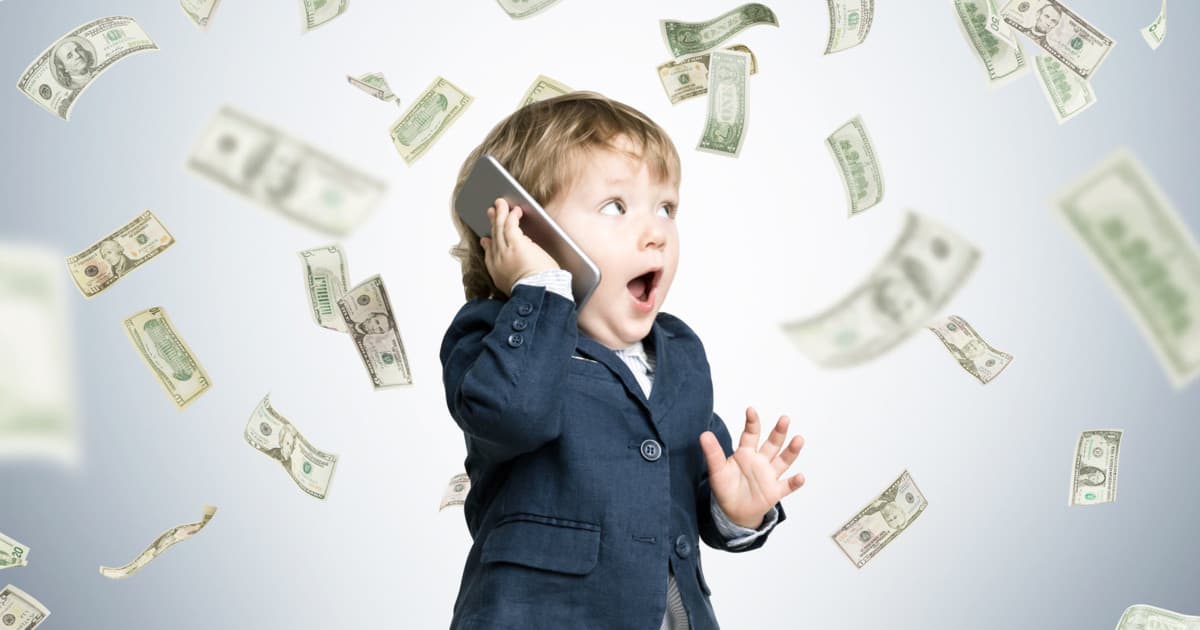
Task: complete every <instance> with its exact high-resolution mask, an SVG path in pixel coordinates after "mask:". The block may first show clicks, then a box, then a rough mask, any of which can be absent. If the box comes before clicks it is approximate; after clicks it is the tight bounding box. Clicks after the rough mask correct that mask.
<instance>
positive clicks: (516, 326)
mask: <svg viewBox="0 0 1200 630" xmlns="http://www.w3.org/2000/svg"><path fill="white" fill-rule="evenodd" d="M527 326H529V322H527V321H525V320H523V319H514V320H513V323H512V327H513V330H525V328H526V327H527Z"/></svg>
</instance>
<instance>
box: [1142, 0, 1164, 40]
mask: <svg viewBox="0 0 1200 630" xmlns="http://www.w3.org/2000/svg"><path fill="white" fill-rule="evenodd" d="M1141 33H1142V39H1144V40H1146V45H1147V46H1149V47H1150V48H1151V50H1158V45H1159V44H1161V43H1162V41H1163V38H1164V37H1166V36H1167V0H1162V6H1161V7H1160V8H1159V9H1158V17H1157V18H1155V19H1154V21H1153V22H1151V23H1150V25H1149V26H1145V27H1142V30H1141Z"/></svg>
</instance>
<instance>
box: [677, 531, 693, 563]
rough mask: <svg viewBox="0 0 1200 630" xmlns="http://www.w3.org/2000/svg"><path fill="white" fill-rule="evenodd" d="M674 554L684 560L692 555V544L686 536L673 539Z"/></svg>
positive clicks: (681, 535)
mask: <svg viewBox="0 0 1200 630" xmlns="http://www.w3.org/2000/svg"><path fill="white" fill-rule="evenodd" d="M675 553H677V554H679V557H680V558H686V557H688V554H690V553H692V543H691V541H689V540H688V537H687V535H686V534H680V535H679V538H676V539H675Z"/></svg>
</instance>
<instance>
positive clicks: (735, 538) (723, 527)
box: [709, 497, 779, 547]
mask: <svg viewBox="0 0 1200 630" xmlns="http://www.w3.org/2000/svg"><path fill="white" fill-rule="evenodd" d="M709 507H710V509H711V511H712V515H713V521H714V522H715V523H716V524H717V530H718V531H720V532H721V535H722V536H724V537H725V539H726V543H727V544H728V545H729V546H730V547H741V546H742V545H748V544H750V543H752V542H754V541H755V540H756V539H757V538H758V537H760V536H762V535H764V534H766V533H767V532H769V531H771V529H772V528H774V527H775V524H776V523H778V522H779V510H777V509H775V506H774V505H772V506H771V511H770V512H767V514H766V516H764V517H763V524H762V526H761V527H759V528H758V529H750V528H749V527H742V526H741V525H738V524H737V523H734V522H733V521H732V520H730V519H729V515H728V514H726V513H725V510H722V509H721V506H720V505H718V504H717V499H716V497H713V498H712V501H711V502H710V504H709Z"/></svg>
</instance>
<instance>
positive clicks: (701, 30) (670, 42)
mask: <svg viewBox="0 0 1200 630" xmlns="http://www.w3.org/2000/svg"><path fill="white" fill-rule="evenodd" d="M756 24H770V25H771V26H779V18H777V17H775V12H774V11H772V10H771V9H770V8H769V7H767V6H766V5H764V4H760V3H758V2H750V3H748V4H743V5H742V6H740V7H738V8H736V9H733V10H731V11H727V12H725V13H722V14H721V15H718V16H717V17H715V18H713V19H711V20H708V21H705V22H677V21H675V20H659V27H660V28H661V29H662V34H663V39H664V40H665V41H666V42H667V50H670V51H671V55H673V56H674V57H675V58H679V57H682V56H684V55H694V54H696V53H700V52H704V51H706V50H709V49H710V48H716V47H717V46H719V45H720V44H721V42H723V41H725V40H727V39H729V38H730V37H733V36H734V35H736V34H738V33H740V32H742V30H744V29H746V28H748V27H751V26H754V25H756Z"/></svg>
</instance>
